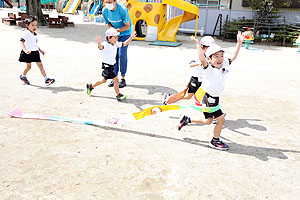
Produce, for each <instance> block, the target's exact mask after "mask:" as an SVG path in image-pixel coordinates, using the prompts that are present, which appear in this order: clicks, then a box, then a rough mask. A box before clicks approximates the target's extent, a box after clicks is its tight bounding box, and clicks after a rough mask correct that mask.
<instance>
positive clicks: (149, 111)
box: [8, 105, 220, 126]
mask: <svg viewBox="0 0 300 200" xmlns="http://www.w3.org/2000/svg"><path fill="white" fill-rule="evenodd" d="M185 108H191V109H194V110H196V111H199V112H215V111H217V110H218V109H220V106H219V105H218V106H216V107H200V106H190V105H187V106H181V105H162V106H152V107H150V108H146V109H144V110H142V111H140V112H136V113H132V114H127V115H123V116H120V117H111V118H108V119H104V120H88V119H73V118H67V117H58V116H50V115H39V114H24V113H22V112H21V110H19V109H18V108H16V109H14V110H12V111H10V112H9V113H8V115H10V116H11V117H15V118H23V119H38V120H50V121H60V122H70V123H79V124H86V125H100V126H105V125H109V124H123V123H126V122H132V121H136V120H139V119H142V118H144V117H146V116H150V115H155V114H158V113H161V112H164V111H168V110H178V109H185Z"/></svg>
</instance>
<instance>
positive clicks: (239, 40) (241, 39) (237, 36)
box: [231, 31, 244, 61]
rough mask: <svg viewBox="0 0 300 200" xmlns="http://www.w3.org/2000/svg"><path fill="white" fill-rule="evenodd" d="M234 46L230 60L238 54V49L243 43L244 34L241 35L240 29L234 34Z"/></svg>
mask: <svg viewBox="0 0 300 200" xmlns="http://www.w3.org/2000/svg"><path fill="white" fill-rule="evenodd" d="M236 40H237V41H236V47H235V52H234V54H233V56H232V58H231V60H232V61H234V60H235V59H236V58H237V56H238V54H239V51H240V49H241V46H242V44H243V40H244V36H243V35H242V33H241V31H238V34H237V35H236Z"/></svg>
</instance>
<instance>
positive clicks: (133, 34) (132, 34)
mask: <svg viewBox="0 0 300 200" xmlns="http://www.w3.org/2000/svg"><path fill="white" fill-rule="evenodd" d="M135 37H136V32H135V31H132V33H131V38H132V39H134V38H135Z"/></svg>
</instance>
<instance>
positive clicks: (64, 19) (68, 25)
mask: <svg viewBox="0 0 300 200" xmlns="http://www.w3.org/2000/svg"><path fill="white" fill-rule="evenodd" d="M58 18H60V19H61V21H62V22H63V24H64V26H65V27H74V22H69V21H68V20H69V17H66V16H61V15H58Z"/></svg>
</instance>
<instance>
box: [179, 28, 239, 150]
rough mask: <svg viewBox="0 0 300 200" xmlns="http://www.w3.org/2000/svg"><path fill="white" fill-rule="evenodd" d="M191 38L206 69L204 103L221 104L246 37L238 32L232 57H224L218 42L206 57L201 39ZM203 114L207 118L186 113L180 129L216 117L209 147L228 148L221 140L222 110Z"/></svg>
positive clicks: (213, 105) (210, 120)
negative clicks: (189, 115)
mask: <svg viewBox="0 0 300 200" xmlns="http://www.w3.org/2000/svg"><path fill="white" fill-rule="evenodd" d="M191 39H192V40H193V41H194V43H195V44H196V47H197V50H198V55H199V59H200V61H201V64H202V67H203V69H204V70H203V74H204V76H203V84H202V86H201V88H200V89H203V91H205V92H206V93H205V95H204V97H203V98H202V104H203V105H206V106H207V107H216V106H219V96H220V95H221V93H222V92H223V90H224V86H225V74H226V73H227V72H228V67H229V65H230V64H231V63H232V62H233V61H234V60H235V59H236V58H237V56H238V53H239V50H240V48H241V45H242V42H243V40H244V38H243V36H242V34H241V32H240V31H239V32H238V34H237V44H236V49H235V52H234V54H233V57H232V58H231V59H230V58H224V50H223V49H222V48H221V47H220V46H219V45H217V44H212V45H211V46H210V47H208V49H207V51H206V56H207V57H206V58H205V56H204V52H203V50H202V48H201V45H200V43H199V41H198V40H197V39H196V38H195V37H193V36H192V37H191ZM200 89H199V90H200ZM203 114H204V116H205V119H193V120H192V119H191V118H190V117H188V116H185V115H184V116H183V117H182V119H181V120H180V124H179V126H178V130H180V129H181V128H182V127H183V126H186V125H187V124H188V123H191V122H193V123H202V124H211V123H212V122H213V118H215V119H216V120H217V123H216V125H215V128H214V131H213V133H214V134H213V139H212V140H211V141H210V142H209V147H211V148H215V149H219V150H228V148H229V147H228V145H227V144H225V143H224V142H222V141H221V140H220V135H221V131H222V127H223V125H224V123H225V118H224V114H223V112H222V110H221V109H220V108H219V109H218V110H216V111H215V112H212V113H208V112H204V113H203Z"/></svg>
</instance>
